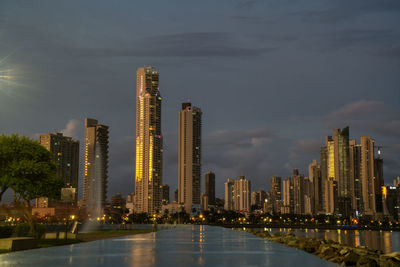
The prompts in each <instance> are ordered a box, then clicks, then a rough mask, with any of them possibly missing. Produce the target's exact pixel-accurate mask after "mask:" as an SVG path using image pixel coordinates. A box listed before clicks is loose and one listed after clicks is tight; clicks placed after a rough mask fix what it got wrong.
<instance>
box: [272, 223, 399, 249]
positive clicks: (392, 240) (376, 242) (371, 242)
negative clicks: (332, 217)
mask: <svg viewBox="0 0 400 267" xmlns="http://www.w3.org/2000/svg"><path fill="white" fill-rule="evenodd" d="M268 230H269V231H270V232H271V233H276V232H281V233H294V234H295V235H298V236H301V237H310V238H324V239H325V240H333V241H335V242H338V243H340V244H345V245H349V246H354V247H358V246H366V247H369V248H371V249H379V250H382V251H383V252H384V253H391V252H394V251H400V233H399V232H391V231H364V230H340V229H338V230H318V229H290V228H283V229H282V228H279V229H276V228H268Z"/></svg>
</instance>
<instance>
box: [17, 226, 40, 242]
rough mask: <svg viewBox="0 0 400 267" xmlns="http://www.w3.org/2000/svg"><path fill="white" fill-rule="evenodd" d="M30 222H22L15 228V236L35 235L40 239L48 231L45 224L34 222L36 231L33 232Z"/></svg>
mask: <svg viewBox="0 0 400 267" xmlns="http://www.w3.org/2000/svg"><path fill="white" fill-rule="evenodd" d="M29 230H30V227H29V224H27V223H20V224H18V225H17V226H16V227H15V228H14V234H13V235H14V236H33V237H35V238H37V239H40V238H41V237H42V236H43V235H44V233H45V232H46V226H45V225H43V224H39V223H35V224H34V233H31V232H30V231H29Z"/></svg>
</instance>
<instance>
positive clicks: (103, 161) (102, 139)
mask: <svg viewBox="0 0 400 267" xmlns="http://www.w3.org/2000/svg"><path fill="white" fill-rule="evenodd" d="M84 164H85V166H84V168H85V169H84V189H83V205H84V206H85V207H86V208H87V209H88V211H89V212H91V211H95V212H97V213H98V212H99V209H102V208H104V206H105V204H106V200H107V180H108V126H106V125H102V124H99V123H98V121H97V120H95V119H90V118H86V119H85V163H84Z"/></svg>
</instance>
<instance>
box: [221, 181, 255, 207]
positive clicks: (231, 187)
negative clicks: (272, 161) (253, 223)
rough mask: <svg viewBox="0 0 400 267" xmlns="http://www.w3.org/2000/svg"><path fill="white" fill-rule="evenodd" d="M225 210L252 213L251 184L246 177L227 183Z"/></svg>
mask: <svg viewBox="0 0 400 267" xmlns="http://www.w3.org/2000/svg"><path fill="white" fill-rule="evenodd" d="M225 210H235V211H239V212H244V211H251V184H250V181H249V180H247V179H246V178H245V177H244V176H240V178H239V179H238V180H230V179H228V180H227V181H226V182H225Z"/></svg>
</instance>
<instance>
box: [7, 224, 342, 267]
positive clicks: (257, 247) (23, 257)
mask: <svg viewBox="0 0 400 267" xmlns="http://www.w3.org/2000/svg"><path fill="white" fill-rule="evenodd" d="M282 230H283V229H282ZM299 260H301V262H302V264H304V266H309V267H314V266H318V267H320V266H336V265H335V264H333V263H330V262H326V261H323V260H322V259H320V258H317V257H315V256H313V255H310V254H308V253H306V252H303V251H300V250H297V249H293V248H290V247H287V246H282V245H280V244H276V243H274V242H269V241H266V240H263V239H262V238H259V237H256V236H254V235H252V234H250V233H247V232H244V231H234V230H231V229H226V228H222V227H212V226H198V225H194V226H178V227H176V228H174V229H169V230H161V231H159V232H156V233H150V234H141V235H134V236H127V237H121V238H114V239H107V240H101V241H94V242H87V243H80V244H74V245H70V246H64V247H51V248H46V249H35V250H27V251H23V252H16V253H10V254H3V255H0V262H1V266H2V267H3V266H41V267H47V266H113V267H116V266H132V267H133V266H135V267H137V266H140V267H164V266H165V267H172V266H191V267H194V266H229V267H234V266H241V267H242V266H267V267H268V266H294V265H296V264H298V261H299Z"/></svg>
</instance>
